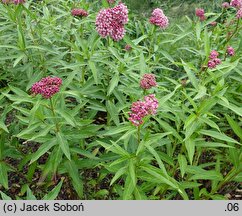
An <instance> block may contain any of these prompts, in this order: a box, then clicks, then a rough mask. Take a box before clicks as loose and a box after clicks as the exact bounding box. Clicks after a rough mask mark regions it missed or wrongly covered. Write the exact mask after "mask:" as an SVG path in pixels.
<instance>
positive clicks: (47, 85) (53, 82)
mask: <svg viewBox="0 0 242 216" xmlns="http://www.w3.org/2000/svg"><path fill="white" fill-rule="evenodd" d="M61 84H62V79H61V78H59V77H50V76H48V77H45V78H42V79H41V80H40V81H39V82H36V83H34V84H33V85H32V88H31V92H32V93H34V94H41V95H42V97H44V98H46V99H48V98H51V97H52V96H53V95H54V94H56V93H57V92H59V91H60V89H59V88H60V86H61Z"/></svg>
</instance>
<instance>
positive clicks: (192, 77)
mask: <svg viewBox="0 0 242 216" xmlns="http://www.w3.org/2000/svg"><path fill="white" fill-rule="evenodd" d="M181 61H182V64H183V67H184V70H185V71H186V73H187V76H188V78H189V80H190V81H191V83H192V85H193V86H194V87H195V88H196V89H197V90H199V88H198V81H197V78H196V76H195V74H194V73H193V72H192V71H191V69H190V68H191V67H190V66H189V65H188V64H187V63H186V62H184V61H183V60H181Z"/></svg>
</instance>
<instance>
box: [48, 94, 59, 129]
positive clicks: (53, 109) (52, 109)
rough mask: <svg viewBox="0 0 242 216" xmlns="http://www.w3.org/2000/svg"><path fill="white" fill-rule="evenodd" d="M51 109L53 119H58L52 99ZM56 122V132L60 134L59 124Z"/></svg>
mask: <svg viewBox="0 0 242 216" xmlns="http://www.w3.org/2000/svg"><path fill="white" fill-rule="evenodd" d="M50 109H51V111H52V113H53V117H54V118H56V113H55V108H54V104H53V101H52V98H50ZM54 121H55V128H56V132H59V131H60V127H59V123H58V122H56V119H55V120H54Z"/></svg>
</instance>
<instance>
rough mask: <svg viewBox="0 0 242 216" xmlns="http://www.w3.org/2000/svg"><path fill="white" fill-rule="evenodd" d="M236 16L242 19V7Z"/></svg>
mask: <svg viewBox="0 0 242 216" xmlns="http://www.w3.org/2000/svg"><path fill="white" fill-rule="evenodd" d="M236 18H237V19H241V18H242V7H241V8H240V9H239V10H238V11H237V13H236Z"/></svg>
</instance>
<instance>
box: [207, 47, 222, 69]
mask: <svg viewBox="0 0 242 216" xmlns="http://www.w3.org/2000/svg"><path fill="white" fill-rule="evenodd" d="M218 56H219V53H218V52H217V51H216V50H212V51H211V52H210V55H209V59H210V60H209V61H208V68H210V69H212V68H215V67H216V66H217V65H219V64H221V60H220V59H219V58H218Z"/></svg>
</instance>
